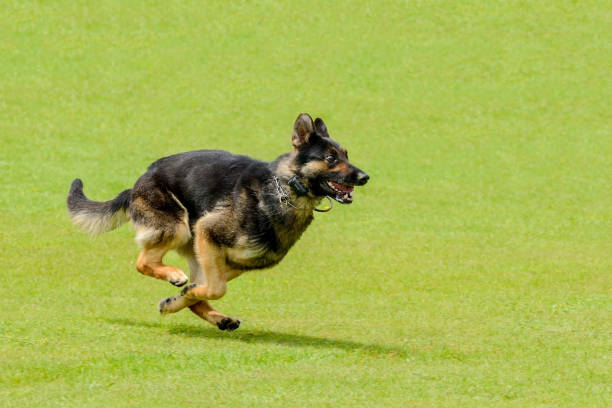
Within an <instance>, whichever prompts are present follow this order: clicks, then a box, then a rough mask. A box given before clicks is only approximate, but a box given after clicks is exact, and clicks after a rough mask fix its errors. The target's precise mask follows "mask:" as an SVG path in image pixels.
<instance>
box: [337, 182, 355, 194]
mask: <svg viewBox="0 0 612 408" xmlns="http://www.w3.org/2000/svg"><path fill="white" fill-rule="evenodd" d="M332 184H333V185H334V188H335V189H336V190H338V191H341V192H342V193H344V194H350V193H352V192H353V189H354V187H353V186H347V185H345V184H340V183H336V182H334V181H332Z"/></svg>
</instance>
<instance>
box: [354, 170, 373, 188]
mask: <svg viewBox="0 0 612 408" xmlns="http://www.w3.org/2000/svg"><path fill="white" fill-rule="evenodd" d="M369 179H370V176H368V175H367V174H365V173H364V172H363V171H359V173H357V182H356V183H355V184H357V185H358V186H363V185H364V184H365V183H367V182H368V180H369Z"/></svg>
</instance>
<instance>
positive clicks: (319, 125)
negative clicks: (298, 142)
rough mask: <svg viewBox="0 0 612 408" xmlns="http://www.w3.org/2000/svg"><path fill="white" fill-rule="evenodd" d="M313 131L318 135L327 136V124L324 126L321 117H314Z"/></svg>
mask: <svg viewBox="0 0 612 408" xmlns="http://www.w3.org/2000/svg"><path fill="white" fill-rule="evenodd" d="M314 127H315V132H317V133H318V134H319V135H320V136H323V137H329V133H327V126H325V122H323V119H321V118H316V119H315V121H314Z"/></svg>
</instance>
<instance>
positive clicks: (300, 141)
mask: <svg viewBox="0 0 612 408" xmlns="http://www.w3.org/2000/svg"><path fill="white" fill-rule="evenodd" d="M313 130H314V125H313V123H312V118H311V117H310V115H309V114H307V113H300V115H299V116H298V117H297V119H296V120H295V123H294V124H293V135H292V136H291V143H292V144H293V147H295V148H296V149H299V148H300V146H302V145H304V144H306V143H308V138H309V137H310V134H311V133H312V132H313Z"/></svg>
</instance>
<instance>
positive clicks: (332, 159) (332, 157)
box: [325, 154, 336, 164]
mask: <svg viewBox="0 0 612 408" xmlns="http://www.w3.org/2000/svg"><path fill="white" fill-rule="evenodd" d="M325 160H327V162H328V163H329V164H333V163H335V162H336V156H335V155H333V154H328V155H327V156H326V157H325Z"/></svg>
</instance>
